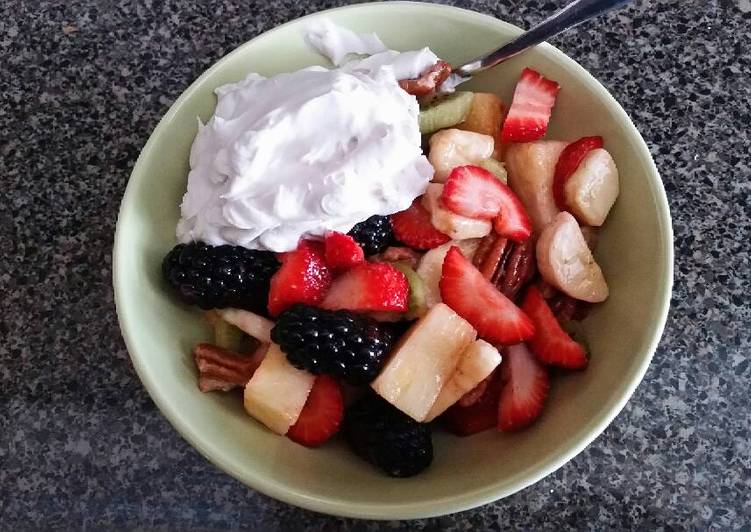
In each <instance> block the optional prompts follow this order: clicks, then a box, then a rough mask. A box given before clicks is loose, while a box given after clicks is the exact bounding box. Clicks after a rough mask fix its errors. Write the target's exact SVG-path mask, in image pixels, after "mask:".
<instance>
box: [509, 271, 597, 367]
mask: <svg viewBox="0 0 751 532" xmlns="http://www.w3.org/2000/svg"><path fill="white" fill-rule="evenodd" d="M522 310H523V311H524V313H525V314H526V315H527V316H529V317H530V319H531V320H532V321H533V322H534V324H535V334H534V336H532V338H530V339H529V340H527V343H528V344H529V347H530V348H531V349H532V352H533V353H534V354H535V356H537V358H538V360H540V362H543V363H545V364H550V365H551V366H558V367H560V368H566V369H584V368H586V367H587V363H588V361H587V352H586V351H585V350H584V348H583V347H582V346H581V345H580V344H579V343H577V342H576V341H574V340H573V339H572V338H571V336H569V335H568V333H567V332H566V331H564V330H563V328H562V327H561V325H560V323H558V320H557V319H556V317H555V314H553V311H552V310H551V308H550V307H549V306H548V303H547V302H546V301H545V298H543V297H542V294H541V293H540V291H539V290H538V289H537V287H536V286H534V285H533V286H530V287H529V288H528V289H527V294H526V295H525V297H524V301H523V302H522Z"/></svg>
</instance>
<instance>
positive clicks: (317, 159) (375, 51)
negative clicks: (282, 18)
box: [177, 20, 438, 252]
mask: <svg viewBox="0 0 751 532" xmlns="http://www.w3.org/2000/svg"><path fill="white" fill-rule="evenodd" d="M306 37H307V41H308V43H309V44H311V46H313V47H314V48H315V49H316V50H318V51H319V52H320V53H322V54H323V55H325V56H327V57H328V58H329V59H330V60H331V61H332V62H333V63H334V64H337V65H340V66H339V68H335V69H331V70H328V69H325V68H322V67H310V68H306V69H303V70H300V71H297V72H292V73H289V74H279V75H276V76H273V77H271V78H264V77H262V76H259V75H258V74H250V75H249V76H248V77H247V78H246V79H245V80H243V81H240V82H238V83H232V84H229V85H225V86H223V87H220V88H218V89H217V90H216V91H215V92H216V95H217V98H218V102H217V106H216V111H215V112H214V116H213V117H212V118H211V119H210V120H209V121H208V123H206V124H205V125H204V124H201V123H200V121H199V130H198V134H197V135H196V138H195V141H194V142H193V147H192V149H191V153H190V168H191V170H190V174H189V175H188V189H187V192H186V194H185V196H184V198H183V203H182V207H181V214H182V217H181V219H180V222H179V223H178V226H177V237H178V239H179V240H180V241H181V242H188V241H191V240H202V241H204V242H207V243H209V244H212V245H220V244H234V245H241V246H245V247H247V248H251V249H268V250H271V251H277V252H281V251H289V250H292V249H295V248H296V247H297V243H298V241H299V240H300V238H302V237H322V236H323V235H325V233H326V232H327V231H330V230H333V231H340V232H344V233H346V232H348V231H349V230H350V229H351V228H352V227H353V226H354V225H355V224H356V223H358V222H361V221H363V220H365V219H367V218H369V217H370V216H372V215H375V214H379V215H387V214H392V213H394V212H398V211H401V210H404V209H406V208H408V207H409V206H410V204H411V203H412V201H413V200H414V199H415V198H416V197H418V196H420V195H421V194H423V193H424V192H425V189H426V187H427V185H428V183H429V181H430V179H431V177H432V176H433V168H432V167H431V166H430V163H428V161H427V159H426V158H425V156H423V154H422V150H421V148H420V140H421V139H420V131H419V126H418V113H419V107H418V104H417V100H416V99H415V98H414V97H413V96H410V95H409V94H407V93H406V92H404V91H403V90H402V89H401V88H400V87H399V85H398V80H399V79H408V78H415V77H418V76H419V75H420V74H421V73H422V72H424V71H425V70H426V69H428V68H429V67H430V66H431V65H433V64H434V63H435V62H436V61H437V60H438V58H437V56H436V55H435V54H434V53H433V52H431V51H430V50H429V49H427V48H424V49H423V50H419V51H413V52H404V53H400V52H395V51H392V50H387V49H386V47H385V46H384V45H383V43H382V42H381V41H380V39H378V37H377V36H376V35H375V34H370V35H357V34H355V33H353V32H352V31H349V30H345V29H343V28H339V27H337V26H334V25H333V24H332V23H331V22H329V21H327V20H321V21H318V22H316V23H315V24H313V25H311V26H310V27H309V28H308V29H307V34H306ZM352 54H355V55H357V56H362V55H367V57H364V58H362V57H357V58H355V59H353V60H350V61H346V59H347V58H348V57H350V58H351V57H352Z"/></svg>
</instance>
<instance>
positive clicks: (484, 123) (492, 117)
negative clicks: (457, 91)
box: [456, 92, 503, 138]
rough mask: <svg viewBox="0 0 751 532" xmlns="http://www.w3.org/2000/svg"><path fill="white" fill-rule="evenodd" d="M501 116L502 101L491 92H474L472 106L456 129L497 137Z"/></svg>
mask: <svg viewBox="0 0 751 532" xmlns="http://www.w3.org/2000/svg"><path fill="white" fill-rule="evenodd" d="M502 118H503V101H502V100H501V99H500V98H499V97H498V96H496V95H495V94H493V93H491V92H476V93H475V95H474V98H473V100H472V106H471V107H470V108H469V113H468V114H467V117H466V118H465V119H464V122H462V123H461V124H459V125H458V126H456V127H457V128H458V129H464V130H466V131H474V132H475V133H482V134H483V135H490V136H491V137H493V138H499V136H500V130H501V121H502Z"/></svg>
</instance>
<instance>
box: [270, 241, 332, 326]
mask: <svg viewBox="0 0 751 532" xmlns="http://www.w3.org/2000/svg"><path fill="white" fill-rule="evenodd" d="M278 258H279V260H280V261H281V263H282V266H281V268H279V270H278V271H277V272H276V273H275V274H274V276H273V277H272V278H271V288H270V290H269V314H271V315H272V316H277V315H279V313H280V312H282V311H283V310H286V309H287V308H289V307H291V306H292V305H294V304H295V303H305V304H306V305H317V304H318V303H320V302H321V301H322V300H323V296H324V295H325V294H326V291H327V290H328V288H329V286H331V279H332V275H331V270H330V269H329V267H328V266H327V265H326V257H325V252H324V248H323V244H322V243H320V242H310V241H308V240H302V241H300V244H299V245H298V246H297V249H296V250H295V251H289V252H287V253H280V254H279V255H278Z"/></svg>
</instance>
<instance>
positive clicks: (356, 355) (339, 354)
mask: <svg viewBox="0 0 751 532" xmlns="http://www.w3.org/2000/svg"><path fill="white" fill-rule="evenodd" d="M271 340H272V341H274V342H275V343H277V344H279V346H280V347H281V348H282V351H284V353H285V354H286V355H287V360H289V361H290V363H291V364H292V365H293V366H295V367H297V368H300V369H305V370H307V371H309V372H311V373H313V374H316V375H320V374H322V373H326V374H328V375H333V376H335V377H340V378H342V379H344V380H345V381H347V382H348V383H350V384H354V385H359V384H367V383H369V382H370V381H372V380H373V379H374V378H375V377H376V375H378V372H379V371H380V370H381V366H382V365H383V363H384V361H385V359H386V355H388V353H389V351H390V350H391V345H392V343H393V341H394V335H393V333H392V332H391V329H390V327H388V326H386V325H382V324H380V323H378V322H377V321H375V320H373V319H370V318H366V317H364V316H358V315H357V314H353V313H351V312H347V311H346V310H337V311H331V310H322V309H318V308H314V307H310V306H308V305H302V304H297V305H293V306H292V307H290V308H289V309H287V310H285V311H284V312H282V313H281V314H280V315H279V317H278V318H277V321H276V325H275V326H274V328H273V329H272V330H271Z"/></svg>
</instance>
